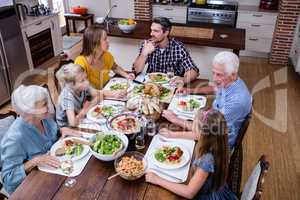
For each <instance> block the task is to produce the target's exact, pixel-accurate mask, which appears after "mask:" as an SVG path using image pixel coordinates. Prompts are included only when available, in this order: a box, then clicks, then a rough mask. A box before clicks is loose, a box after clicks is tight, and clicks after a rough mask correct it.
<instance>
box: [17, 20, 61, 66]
mask: <svg viewBox="0 0 300 200" xmlns="http://www.w3.org/2000/svg"><path fill="white" fill-rule="evenodd" d="M21 29H22V34H23V39H24V43H25V48H26V54H27V59H28V62H29V66H30V68H31V69H33V68H34V67H36V66H37V65H39V64H41V63H42V62H44V61H46V60H47V59H50V58H51V57H54V56H57V55H59V54H60V53H62V52H63V46H62V43H63V42H62V33H61V29H60V26H59V18H58V15H57V14H53V15H50V16H39V17H27V19H26V20H25V21H24V22H23V23H22V24H21ZM46 34H48V36H47V35H46ZM39 37H40V39H39ZM43 38H44V39H43ZM39 41H40V42H39ZM37 59H39V60H38V61H37Z"/></svg>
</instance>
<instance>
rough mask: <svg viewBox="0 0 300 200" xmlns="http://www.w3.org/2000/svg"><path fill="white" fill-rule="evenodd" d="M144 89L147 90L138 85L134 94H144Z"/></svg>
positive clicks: (134, 89)
mask: <svg viewBox="0 0 300 200" xmlns="http://www.w3.org/2000/svg"><path fill="white" fill-rule="evenodd" d="M144 89H145V86H144V85H136V86H134V88H133V93H134V94H143V93H144Z"/></svg>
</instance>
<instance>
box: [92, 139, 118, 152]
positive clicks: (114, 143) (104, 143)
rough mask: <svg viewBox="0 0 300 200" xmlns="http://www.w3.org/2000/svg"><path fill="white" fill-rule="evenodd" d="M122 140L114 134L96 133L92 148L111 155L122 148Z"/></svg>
mask: <svg viewBox="0 0 300 200" xmlns="http://www.w3.org/2000/svg"><path fill="white" fill-rule="evenodd" d="M122 145H123V144H122V140H121V139H120V138H119V137H118V136H116V135H105V134H97V135H96V140H95V142H94V143H93V144H92V149H93V150H94V151H95V152H97V153H99V154H103V155H113V154H114V153H116V152H118V151H119V150H120V149H121V148H122Z"/></svg>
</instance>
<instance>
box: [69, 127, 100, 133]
mask: <svg viewBox="0 0 300 200" xmlns="http://www.w3.org/2000/svg"><path fill="white" fill-rule="evenodd" d="M69 128H72V129H75V130H78V131H81V132H85V133H92V134H97V133H99V132H101V131H99V130H96V129H91V128H79V127H75V126H70V127H69Z"/></svg>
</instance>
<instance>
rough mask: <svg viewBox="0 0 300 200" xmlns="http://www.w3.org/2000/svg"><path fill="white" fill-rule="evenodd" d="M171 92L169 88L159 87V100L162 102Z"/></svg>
mask: <svg viewBox="0 0 300 200" xmlns="http://www.w3.org/2000/svg"><path fill="white" fill-rule="evenodd" d="M170 92H171V90H170V89H169V88H165V87H160V96H159V99H160V100H163V99H165V98H166V97H168V96H169V95H170Z"/></svg>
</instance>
